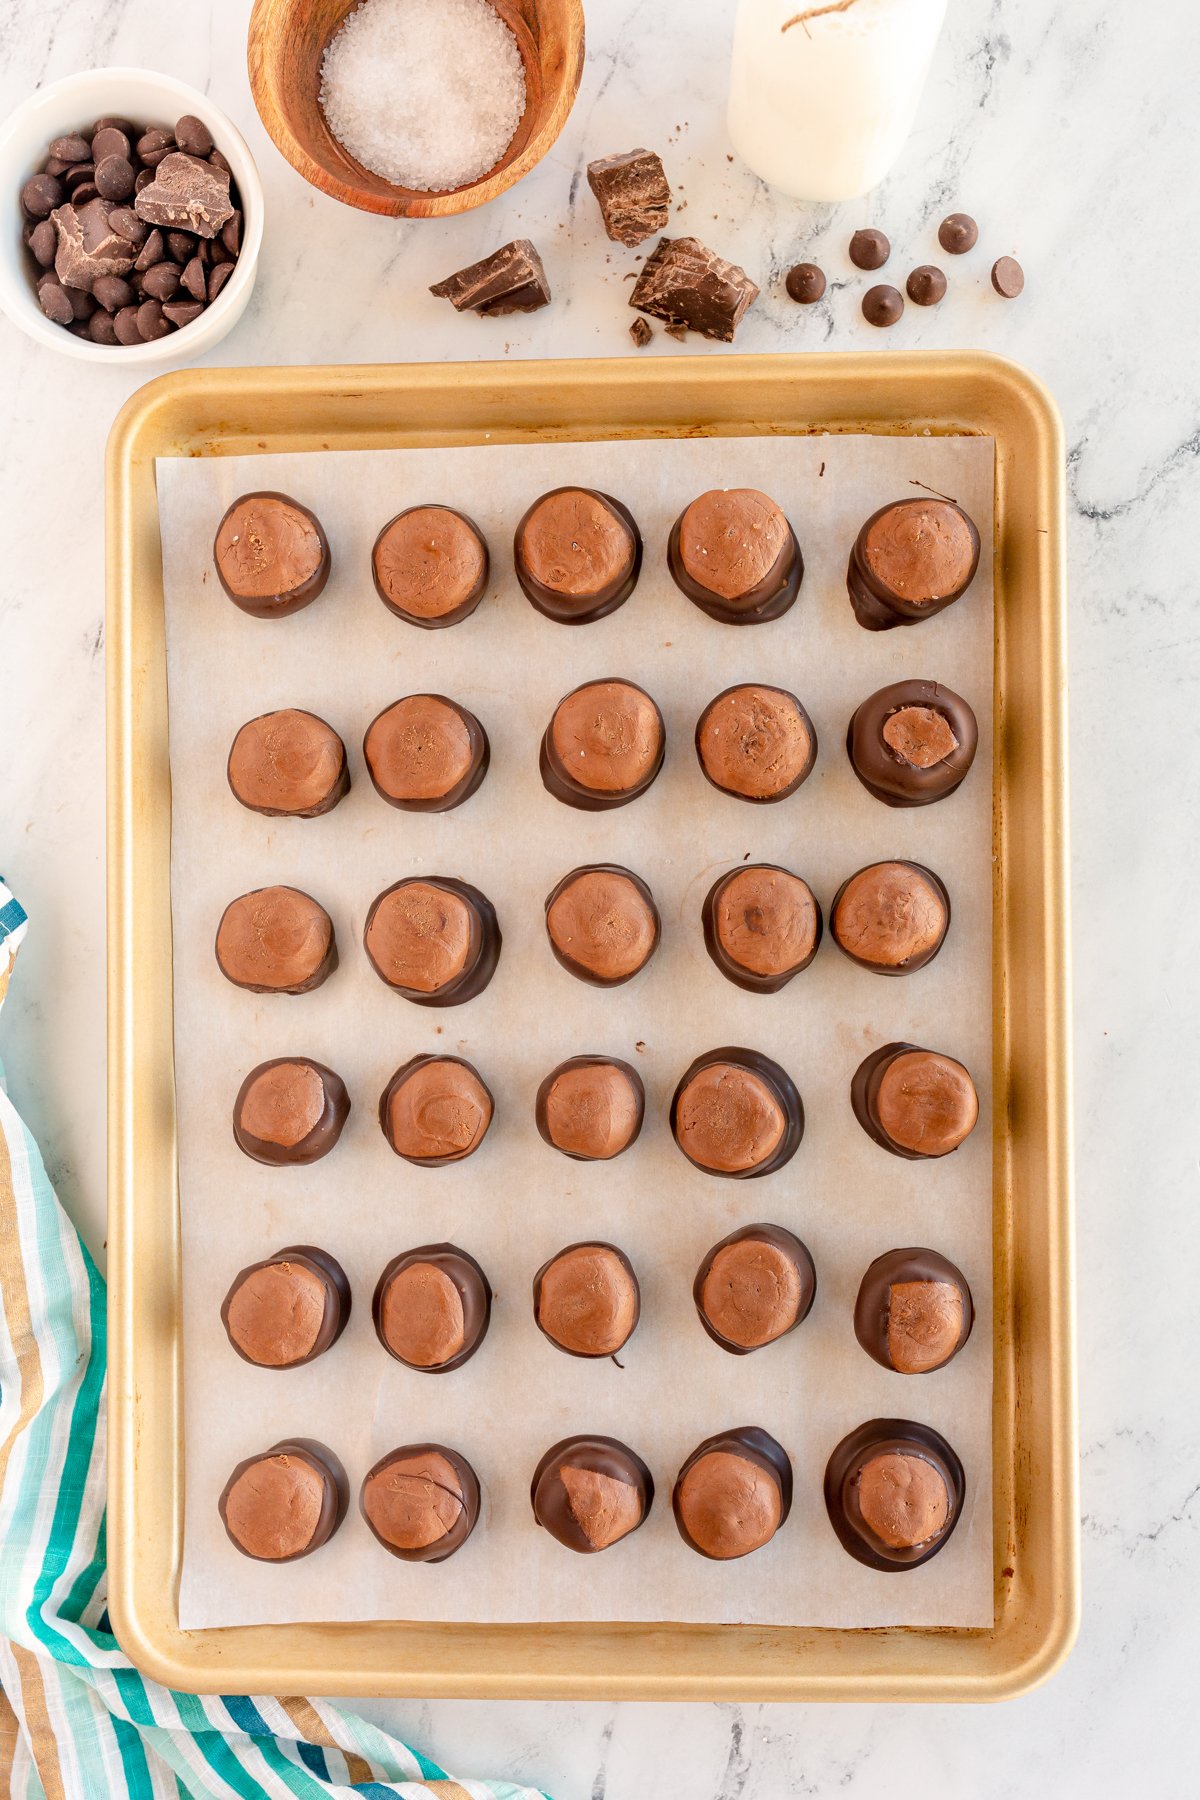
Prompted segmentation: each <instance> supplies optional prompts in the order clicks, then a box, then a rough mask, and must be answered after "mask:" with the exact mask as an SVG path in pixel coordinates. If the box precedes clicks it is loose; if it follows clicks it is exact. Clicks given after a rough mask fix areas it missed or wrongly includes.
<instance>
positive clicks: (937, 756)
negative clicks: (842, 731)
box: [846, 681, 979, 806]
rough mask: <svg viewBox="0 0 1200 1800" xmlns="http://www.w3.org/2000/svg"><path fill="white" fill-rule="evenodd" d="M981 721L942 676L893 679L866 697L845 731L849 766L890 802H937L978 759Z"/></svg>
mask: <svg viewBox="0 0 1200 1800" xmlns="http://www.w3.org/2000/svg"><path fill="white" fill-rule="evenodd" d="M978 744H979V726H978V724H977V723H976V719H975V714H974V713H973V712H972V710H971V708H970V707H969V706H968V704H967V702H966V701H965V700H964V699H963V698H962V696H961V694H956V693H954V692H953V691H952V690H951V689H950V688H948V687H943V686H942V684H941V682H940V681H894V682H892V684H891V686H890V687H884V688H880V689H879V690H878V692H877V693H874V694H872V695H870V697H869V698H868V699H866V700H864V701H863V703H862V705H861V706H860V707H859V708H858V710H857V711H856V712H855V714H854V717H853V718H852V719H851V721H850V729H849V731H848V732H847V733H846V753H847V755H848V756H849V758H850V767H851V768H852V769H853V770H854V773H855V774H856V775H857V776H858V779H859V780H860V781H861V782H862V784H863V786H864V787H865V788H866V790H867V792H868V793H869V794H874V796H875V798H876V799H877V800H882V801H883V803H884V805H885V806H932V804H933V802H934V801H935V800H944V799H945V798H946V796H947V795H948V794H952V793H953V792H954V790H955V789H956V788H957V787H958V786H959V784H960V782H961V781H962V780H963V778H964V776H965V775H966V773H967V770H968V769H969V768H970V767H971V764H972V762H973V761H974V760H975V751H976V748H977V746H978Z"/></svg>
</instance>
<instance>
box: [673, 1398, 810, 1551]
mask: <svg viewBox="0 0 1200 1800" xmlns="http://www.w3.org/2000/svg"><path fill="white" fill-rule="evenodd" d="M791 1507H792V1465H791V1463H790V1462H789V1461H788V1456H787V1451H786V1450H785V1449H784V1448H783V1445H782V1444H778V1443H776V1441H775V1439H774V1438H773V1437H772V1436H771V1435H770V1433H769V1432H766V1431H763V1430H762V1429H761V1427H759V1426H757V1425H742V1426H739V1427H738V1428H737V1429H736V1430H733V1431H723V1432H720V1433H718V1435H717V1436H716V1437H710V1438H705V1440H704V1442H703V1443H702V1444H697V1446H696V1448H695V1449H694V1450H693V1451H692V1454H691V1455H690V1456H689V1457H688V1459H687V1461H686V1462H685V1463H684V1465H683V1467H682V1469H680V1471H679V1476H678V1479H677V1480H676V1483H675V1488H674V1492H673V1493H672V1495H671V1508H672V1510H673V1512H674V1514H675V1523H676V1525H677V1526H678V1527H679V1535H680V1537H681V1538H682V1539H683V1541H684V1543H685V1544H688V1545H690V1547H691V1548H692V1549H693V1550H696V1551H698V1552H699V1553H700V1555H701V1556H707V1557H708V1558H709V1559H710V1560H711V1561H713V1562H730V1561H732V1560H733V1559H734V1558H735V1557H738V1556H749V1555H750V1553H751V1551H753V1550H761V1549H762V1547H763V1545H764V1544H769V1543H770V1541H771V1539H772V1538H773V1537H774V1536H775V1533H776V1532H777V1531H778V1530H779V1527H780V1526H781V1525H782V1524H783V1523H784V1521H785V1520H786V1518H787V1516H788V1513H789V1512H790V1511H791Z"/></svg>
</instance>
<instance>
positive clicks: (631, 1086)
mask: <svg viewBox="0 0 1200 1800" xmlns="http://www.w3.org/2000/svg"><path fill="white" fill-rule="evenodd" d="M645 1112H646V1090H645V1088H644V1087H643V1086H642V1078H641V1076H640V1075H639V1074H638V1072H637V1070H636V1069H634V1068H631V1067H630V1065H629V1064H628V1063H627V1062H620V1061H619V1060H618V1059H617V1058H616V1057H609V1056H572V1057H569V1058H568V1060H567V1061H566V1062H561V1063H559V1065H558V1067H557V1068H556V1069H551V1071H550V1073H549V1075H547V1076H546V1079H545V1080H544V1081H543V1082H542V1084H541V1086H540V1087H539V1088H538V1091H537V1099H536V1100H535V1102H534V1122H535V1124H536V1125H537V1128H538V1132H539V1133H540V1135H541V1137H542V1138H543V1139H544V1141H545V1142H546V1143H547V1144H549V1145H550V1146H551V1147H552V1148H553V1149H555V1150H561V1151H562V1153H563V1155H564V1156H570V1157H573V1158H574V1159H575V1160H576V1161H577V1162H607V1161H608V1160H609V1159H610V1158H611V1157H614V1156H620V1154H621V1152H622V1150H628V1148H629V1146H630V1144H632V1143H633V1142H634V1141H635V1140H636V1138H637V1136H638V1133H639V1132H640V1131H641V1129H642V1120H643V1118H644V1117H645Z"/></svg>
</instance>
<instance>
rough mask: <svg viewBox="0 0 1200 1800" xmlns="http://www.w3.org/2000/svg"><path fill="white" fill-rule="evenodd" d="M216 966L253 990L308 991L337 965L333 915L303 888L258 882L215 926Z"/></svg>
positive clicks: (241, 984) (295, 992)
mask: <svg viewBox="0 0 1200 1800" xmlns="http://www.w3.org/2000/svg"><path fill="white" fill-rule="evenodd" d="M216 953H217V966H218V967H219V969H220V971H221V973H222V975H224V977H225V979H226V980H227V981H232V982H233V984H234V986H235V987H240V988H248V989H249V990H250V992H251V993H252V994H309V993H311V992H312V990H313V989H314V988H318V987H320V986H321V984H322V982H324V981H327V980H328V979H329V977H330V976H331V975H332V974H333V971H334V970H335V969H336V968H337V966H338V954H337V939H336V938H335V936H334V931H333V920H332V919H331V918H330V917H329V914H328V913H327V912H326V911H325V908H324V907H323V906H322V905H321V904H320V903H319V901H316V900H314V899H313V897H312V895H311V894H306V893H303V892H302V891H301V889H300V888H294V887H267V888H255V889H254V890H253V892H252V893H249V894H242V895H241V896H240V898H239V899H237V900H231V901H230V903H229V905H228V906H227V907H226V908H225V911H224V912H223V913H222V914H221V922H220V924H219V925H218V926H217V942H216Z"/></svg>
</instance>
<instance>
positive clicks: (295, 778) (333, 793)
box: [226, 706, 350, 819]
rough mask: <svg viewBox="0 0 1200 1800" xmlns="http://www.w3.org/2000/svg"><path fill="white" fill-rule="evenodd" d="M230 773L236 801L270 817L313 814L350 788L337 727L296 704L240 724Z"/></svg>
mask: <svg viewBox="0 0 1200 1800" xmlns="http://www.w3.org/2000/svg"><path fill="white" fill-rule="evenodd" d="M226 778H227V780H228V782H229V786H230V789H231V791H232V793H233V796H234V798H235V799H236V800H240V801H241V803H242V805H243V806H245V807H248V808H249V809H250V811H251V812H257V813H265V814H266V816H267V817H268V818H272V819H273V818H293V819H315V818H317V817H318V816H319V815H320V814H321V813H327V812H332V810H333V808H334V807H335V806H336V805H337V803H338V801H339V800H340V799H341V798H342V797H343V795H345V794H348V793H349V792H350V770H349V768H348V766H347V763H346V746H345V744H343V742H342V740H341V738H340V737H339V736H338V734H337V732H336V731H335V730H334V729H333V727H332V725H327V724H326V723H325V721H324V719H318V717H317V715H316V714H315V713H310V712H303V711H301V710H300V709H299V708H297V707H292V706H288V707H284V708H282V709H281V710H280V711H279V712H269V713H262V714H260V716H259V717H258V718H257V719H250V720H248V721H247V723H246V724H245V725H243V726H242V728H241V730H240V731H239V732H238V734H237V736H236V737H235V738H234V740H233V744H232V745H231V747H230V751H229V762H228V764H227V766H226Z"/></svg>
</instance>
